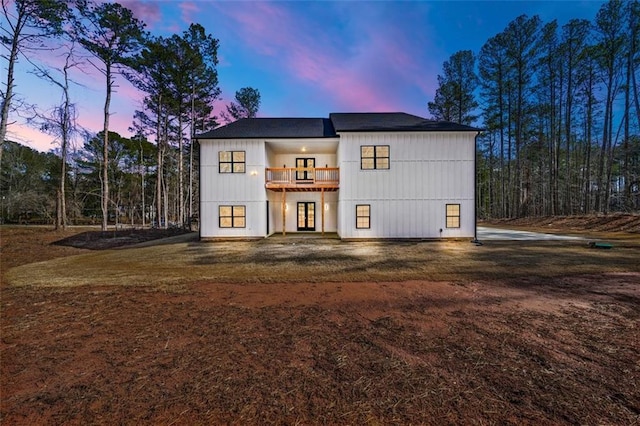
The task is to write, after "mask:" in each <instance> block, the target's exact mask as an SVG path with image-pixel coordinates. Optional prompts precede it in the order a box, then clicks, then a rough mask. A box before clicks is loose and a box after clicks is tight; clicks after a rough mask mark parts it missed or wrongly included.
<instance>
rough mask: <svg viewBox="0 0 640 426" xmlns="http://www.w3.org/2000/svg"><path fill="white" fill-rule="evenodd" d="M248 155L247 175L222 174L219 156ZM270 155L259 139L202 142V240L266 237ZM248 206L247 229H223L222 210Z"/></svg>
mask: <svg viewBox="0 0 640 426" xmlns="http://www.w3.org/2000/svg"><path fill="white" fill-rule="evenodd" d="M220 151H244V152H245V173H219V167H218V158H219V157H218V152H220ZM265 162H266V153H265V148H264V141H263V140H257V139H202V140H200V237H201V238H224V237H264V236H266V233H267V217H266V211H265V208H266V207H265V206H266V201H267V195H266V190H265V188H264V175H265ZM221 205H223V206H229V205H242V206H245V214H246V217H245V218H246V226H245V227H244V228H220V226H219V209H218V208H219V206H221Z"/></svg>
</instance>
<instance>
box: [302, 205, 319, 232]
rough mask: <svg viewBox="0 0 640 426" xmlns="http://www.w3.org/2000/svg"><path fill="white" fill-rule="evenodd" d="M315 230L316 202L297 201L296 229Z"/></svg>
mask: <svg viewBox="0 0 640 426" xmlns="http://www.w3.org/2000/svg"><path fill="white" fill-rule="evenodd" d="M315 230H316V203H314V202H301V203H298V231H315Z"/></svg>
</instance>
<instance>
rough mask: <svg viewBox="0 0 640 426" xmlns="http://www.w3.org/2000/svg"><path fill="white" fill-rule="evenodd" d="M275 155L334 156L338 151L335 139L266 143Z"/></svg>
mask: <svg viewBox="0 0 640 426" xmlns="http://www.w3.org/2000/svg"><path fill="white" fill-rule="evenodd" d="M266 144H267V147H269V148H270V149H271V150H272V151H273V152H274V153H275V154H304V153H309V154H335V153H336V152H337V151H338V140H337V139H307V140H305V139H296V140H279V141H278V140H276V141H266Z"/></svg>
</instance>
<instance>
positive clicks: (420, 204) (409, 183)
mask: <svg viewBox="0 0 640 426" xmlns="http://www.w3.org/2000/svg"><path fill="white" fill-rule="evenodd" d="M475 135H476V133H475V132H399V133H387V132H385V133H377V132H375V133H374V132H371V133H342V134H340V145H339V148H338V158H339V167H340V191H339V223H338V233H339V235H340V237H342V238H347V239H351V238H441V237H442V238H458V237H473V236H474V234H475V202H474V185H475V178H474V174H475V165H474V156H475ZM363 145H388V146H389V164H390V165H389V169H388V170H362V169H361V167H360V147H361V146H363ZM359 204H368V205H370V206H371V207H370V212H371V216H370V223H371V227H370V228H369V229H356V213H355V212H356V206H357V205H359ZM447 204H459V205H460V227H459V228H447V227H446V205H447Z"/></svg>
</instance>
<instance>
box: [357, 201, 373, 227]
mask: <svg viewBox="0 0 640 426" xmlns="http://www.w3.org/2000/svg"><path fill="white" fill-rule="evenodd" d="M369 228H371V206H370V205H369V204H358V205H356V229H369Z"/></svg>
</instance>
